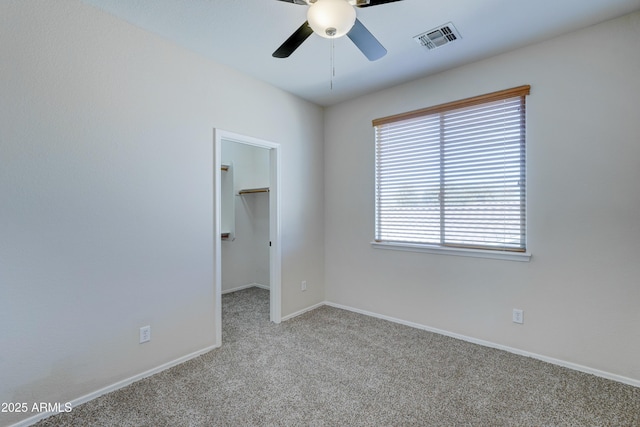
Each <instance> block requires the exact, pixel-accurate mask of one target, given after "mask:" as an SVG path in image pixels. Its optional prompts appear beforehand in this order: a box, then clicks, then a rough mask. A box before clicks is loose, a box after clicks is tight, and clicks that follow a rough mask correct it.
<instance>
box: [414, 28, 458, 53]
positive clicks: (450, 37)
mask: <svg viewBox="0 0 640 427" xmlns="http://www.w3.org/2000/svg"><path fill="white" fill-rule="evenodd" d="M461 38H462V37H461V36H460V33H459V32H458V30H457V29H456V27H454V26H453V24H452V23H451V22H449V23H447V24H444V25H441V26H439V27H436V28H434V29H433V30H429V31H427V32H425V33H422V34H419V35H417V36H415V37H414V38H413V39H414V40H415V41H416V42H418V44H419V45H421V46H423V47H426V48H427V49H428V50H433V49H437V48H439V47H441V46H444V45H446V44H449V43H452V42H455V41H457V40H460V39H461Z"/></svg>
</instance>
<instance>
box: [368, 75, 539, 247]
mask: <svg viewBox="0 0 640 427" xmlns="http://www.w3.org/2000/svg"><path fill="white" fill-rule="evenodd" d="M529 91H530V87H529V86H521V87H517V88H513V89H508V90H505V91H500V92H494V93H490V94H487V95H482V96H478V97H474V98H469V99H465V100H461V101H456V102H451V103H448V104H443V105H439V106H435V107H430V108H426V109H422V110H418V111H412V112H409V113H404V114H399V115H396V116H391V117H385V118H381V119H376V120H374V121H373V125H374V127H375V135H376V165H375V168H376V228H375V242H377V243H384V244H391V245H395V246H405V247H412V248H414V249H415V248H420V247H423V248H437V249H438V248H439V249H461V251H464V252H485V253H487V252H488V251H501V252H510V253H516V252H526V209H525V208H526V173H525V166H526V162H525V160H526V159H525V154H526V151H525V96H526V95H528V94H529Z"/></svg>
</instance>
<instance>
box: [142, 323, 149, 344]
mask: <svg viewBox="0 0 640 427" xmlns="http://www.w3.org/2000/svg"><path fill="white" fill-rule="evenodd" d="M148 341H151V326H149V325H147V326H143V327H142V328H140V344H142V343H145V342H148Z"/></svg>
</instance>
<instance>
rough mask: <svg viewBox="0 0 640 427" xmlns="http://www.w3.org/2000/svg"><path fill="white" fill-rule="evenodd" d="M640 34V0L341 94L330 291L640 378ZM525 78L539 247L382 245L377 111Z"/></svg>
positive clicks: (329, 202) (335, 129)
mask: <svg viewBox="0 0 640 427" xmlns="http://www.w3.org/2000/svg"><path fill="white" fill-rule="evenodd" d="M638 40H640V14H639V13H635V14H632V15H628V16H625V17H622V18H620V19H616V20H613V21H609V22H606V23H603V24H601V25H597V26H595V27H591V28H587V29H584V30H582V31H578V32H575V33H572V34H568V35H565V36H562V37H559V38H556V39H553V40H550V41H547V42H545V43H541V44H538V45H534V46H530V47H527V48H524V49H519V50H516V51H513V52H510V53H507V54H504V55H501V56H497V57H494V58H491V59H488V60H485V61H482V62H478V63H474V64H471V65H468V66H463V67H460V68H457V69H454V70H451V71H449V72H446V73H443V74H439V75H435V76H432V77H428V78H424V79H420V80H416V81H414V82H410V83H407V84H404V85H401V86H397V87H394V88H392V89H388V90H384V91H381V92H378V93H375V94H371V95H368V96H364V97H361V98H359V99H355V100H352V101H349V102H345V103H343V104H340V105H337V106H334V107H331V108H328V109H327V110H326V111H325V164H326V165H327V169H328V168H329V167H330V168H331V173H327V174H325V189H326V197H325V203H326V205H325V217H326V222H325V229H326V235H327V237H326V240H325V261H326V264H325V265H326V268H325V279H326V290H325V292H326V296H327V300H329V301H332V302H335V303H339V304H343V305H347V306H351V307H355V308H358V309H362V310H368V311H372V312H375V313H379V314H383V315H388V316H392V317H396V318H399V319H403V320H406V321H411V322H415V323H418V324H422V325H426V326H429V327H433V328H440V329H442V330H445V331H449V332H452V333H457V334H462V335H466V336H468V337H472V338H476V339H481V340H486V341H489V342H493V343H496V344H501V345H505V346H510V347H512V348H516V349H520V350H524V351H528V352H532V353H536V354H538V355H542V356H545V357H550V358H556V359H560V360H562V361H565V362H569V363H574V364H579V365H583V366H586V367H589V368H591V369H597V370H601V371H605V372H608V373H611V374H614V375H618V376H621V377H624V378H626V379H630V380H632V382H633V381H636V383H637V381H640V340H638V325H640V310H638V301H640V285H639V284H640V262H639V261H638V254H640V192H639V191H638V183H640V120H638V118H639V111H640V110H639V109H638V100H639V99H640V79H638V76H640V49H638ZM521 84H530V85H531V95H530V96H529V97H528V100H527V103H528V105H527V108H528V112H527V120H528V122H527V129H528V130H527V138H528V140H527V144H528V224H529V225H528V236H529V239H528V240H529V245H528V246H529V250H530V251H531V253H532V254H533V258H532V260H531V262H529V263H520V262H513V261H500V260H487V259H477V258H463V257H454V256H447V255H432V254H423V253H410V252H394V251H389V250H382V249H373V248H372V247H371V246H370V244H369V242H370V241H371V240H372V238H373V230H374V186H373V182H374V167H373V160H374V135H373V129H372V127H371V120H372V119H374V118H378V117H384V116H387V115H391V114H396V113H401V112H405V111H410V110H414V109H417V108H422V107H428V106H431V105H437V104H440V103H443V102H447V101H453V100H457V99H462V98H466V97H470V96H474V95H480V94H484V93H488V92H492V91H495V90H500V89H507V88H510V87H514V86H518V85H521ZM513 308H521V309H523V310H524V313H525V315H524V318H525V323H524V325H517V324H514V323H512V322H511V311H512V309H513Z"/></svg>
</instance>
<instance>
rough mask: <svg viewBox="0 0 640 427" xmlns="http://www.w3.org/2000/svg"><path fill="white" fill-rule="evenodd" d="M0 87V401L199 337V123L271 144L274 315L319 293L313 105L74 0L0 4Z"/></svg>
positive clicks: (207, 154)
mask: <svg viewBox="0 0 640 427" xmlns="http://www.w3.org/2000/svg"><path fill="white" fill-rule="evenodd" d="M0 93H1V94H2V95H1V96H0V200H1V202H0V325H2V327H1V328H0V349H1V351H0V373H1V374H0V375H1V379H0V401H2V402H23V401H25V402H66V401H68V400H71V399H74V398H78V397H80V396H83V395H85V394H87V393H90V392H94V391H96V390H98V389H100V388H102V387H105V386H109V385H111V384H114V383H116V382H118V381H120V380H123V379H126V378H129V377H131V376H133V375H136V374H139V373H141V372H143V371H146V370H148V369H152V368H154V367H156V366H159V365H161V364H163V363H165V362H169V361H172V360H175V359H177V358H179V357H181V356H184V355H187V354H190V353H191V352H195V351H198V350H201V349H204V348H207V347H208V346H211V345H212V344H213V339H214V319H215V313H214V309H213V299H214V295H213V292H214V284H213V277H214V272H213V260H212V255H213V238H214V236H213V207H212V206H213V194H212V193H213V185H212V182H213V163H212V162H213V128H214V127H218V128H221V129H224V130H227V131H231V132H237V133H241V134H246V135H249V136H253V137H257V138H262V139H265V140H270V141H274V142H277V143H280V144H281V153H282V182H283V184H282V187H283V188H282V223H283V224H285V225H286V227H284V230H283V241H282V255H283V260H282V262H283V274H282V281H283V283H282V293H283V304H282V307H283V313H282V314H283V315H287V314H290V313H292V312H295V311H297V310H299V309H301V308H303V307H307V306H309V305H312V304H314V303H317V302H320V301H322V300H323V299H324V294H323V291H322V286H323V273H324V272H323V265H324V259H323V256H324V251H323V231H324V229H323V225H324V223H323V212H322V206H323V188H324V187H323V185H324V184H323V180H322V168H323V165H322V161H320V162H318V160H317V159H322V158H323V148H322V141H323V126H322V124H323V122H322V120H323V112H322V109H321V108H319V107H317V106H315V105H313V104H310V103H308V102H306V101H303V100H300V99H299V98H297V97H294V96H292V95H290V94H287V93H285V92H282V91H280V90H278V89H275V88H273V87H271V86H269V85H267V84H264V83H262V82H259V81H257V80H254V79H251V78H248V77H246V76H243V75H241V74H238V73H237V72H235V71H233V70H231V69H229V68H226V67H223V66H220V65H217V64H215V63H213V62H211V61H208V60H205V59H203V58H201V57H199V56H197V55H195V54H192V53H190V52H188V51H185V50H183V49H181V48H178V47H177V46H175V45H174V44H172V43H169V42H166V41H164V40H162V39H160V38H158V37H157V36H155V35H152V34H150V33H147V32H144V31H141V30H138V29H136V28H134V27H132V26H131V25H129V24H127V23H125V22H123V21H120V20H118V19H116V18H114V17H111V16H110V15H108V14H106V13H104V12H101V11H99V10H97V9H95V8H93V7H91V6H88V5H85V4H83V3H81V2H79V1H76V0H61V1H55V2H43V1H32V0H28V1H26V0H25V1H10V2H7V1H3V2H0ZM247 117H251V120H247ZM308 165H312V166H311V167H309V166H308ZM304 279H307V280H309V282H310V283H313V284H314V285H315V286H316V288H315V290H310V291H308V292H306V293H301V292H300V291H299V283H300V280H304ZM144 325H151V328H152V340H151V342H150V343H148V344H144V345H139V344H138V328H139V327H141V326H144ZM28 415H30V414H26V415H25V414H22V415H20V414H18V415H16V414H5V413H3V414H0V425H5V424H7V423H10V422H13V421H16V420H18V419H20V418H24V417H25V416H28Z"/></svg>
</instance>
